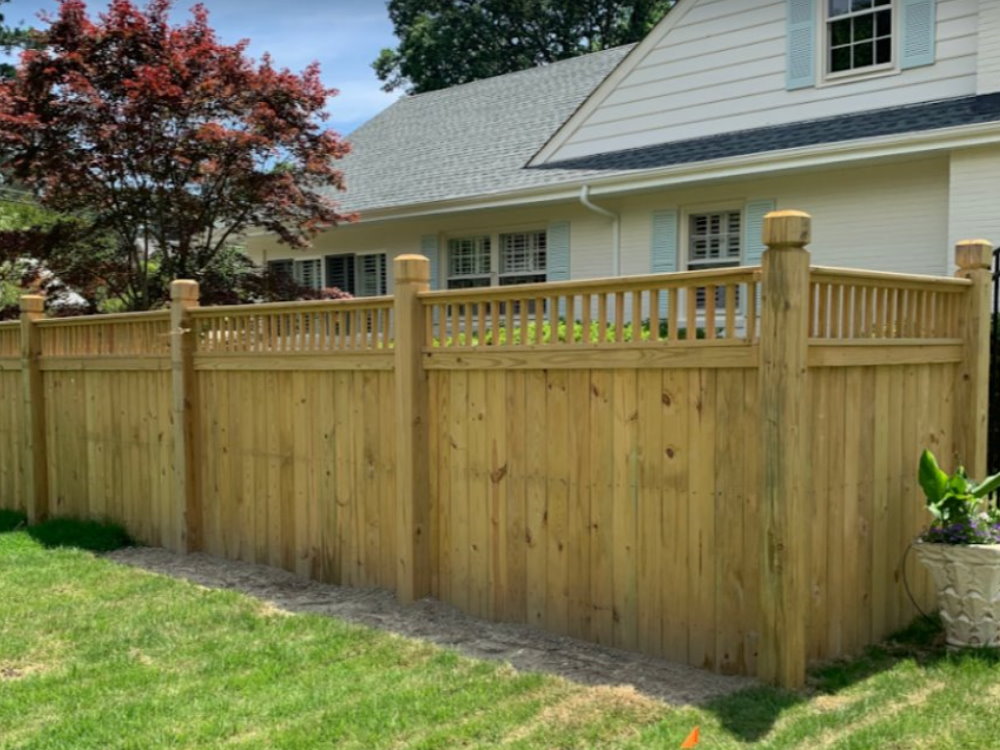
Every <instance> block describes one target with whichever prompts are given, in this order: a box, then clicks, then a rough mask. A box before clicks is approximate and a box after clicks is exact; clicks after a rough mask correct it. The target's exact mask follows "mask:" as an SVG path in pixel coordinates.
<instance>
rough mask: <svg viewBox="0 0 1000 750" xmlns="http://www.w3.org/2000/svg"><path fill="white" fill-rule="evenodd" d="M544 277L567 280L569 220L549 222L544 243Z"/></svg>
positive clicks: (550, 279) (553, 279) (549, 279)
mask: <svg viewBox="0 0 1000 750" xmlns="http://www.w3.org/2000/svg"><path fill="white" fill-rule="evenodd" d="M545 278H546V279H547V280H548V281H569V222H568V221H555V222H553V223H551V224H549V229H548V236H547V238H546V243H545Z"/></svg>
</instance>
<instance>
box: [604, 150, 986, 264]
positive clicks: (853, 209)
mask: <svg viewBox="0 0 1000 750" xmlns="http://www.w3.org/2000/svg"><path fill="white" fill-rule="evenodd" d="M760 198H767V199H774V200H776V201H777V208H778V209H799V210H802V211H808V212H809V213H810V214H812V216H813V242H812V244H811V245H810V248H809V249H810V251H811V253H812V261H813V263H815V264H817V265H827V266H847V267H854V268H872V269H878V270H884V271H898V272H906V273H929V274H941V273H946V272H950V267H949V262H948V258H950V251H949V250H948V247H949V245H948V159H947V157H944V156H941V157H935V158H933V159H921V160H919V161H910V162H903V163H896V164H881V165H875V166H865V167H853V168H843V169H831V170H827V171H815V172H810V173H803V174H797V175H789V176H786V177H775V178H768V179H755V180H741V181H730V182H727V183H725V184H723V185H718V186H713V187H704V188H688V189H685V190H682V191H669V192H667V191H664V192H662V193H656V194H650V195H643V196H637V197H636V198H633V199H630V200H629V201H628V204H627V205H626V206H625V207H624V212H623V219H624V221H623V226H624V236H623V240H622V247H623V269H622V271H623V273H626V274H630V273H648V272H649V252H650V250H649V248H650V242H651V236H650V231H651V214H652V212H653V211H655V210H657V209H664V208H677V209H679V210H680V212H681V214H682V216H683V215H684V213H685V212H687V211H698V210H700V209H701V208H702V207H703V206H706V207H713V208H721V207H736V208H742V207H743V206H744V204H745V203H746V202H747V201H749V200H754V199H760ZM998 205H1000V204H998ZM684 232H685V222H684V221H683V220H682V222H681V255H682V257H683V255H684V251H685V249H686V248H685V244H686V243H685V242H684Z"/></svg>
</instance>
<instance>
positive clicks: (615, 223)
mask: <svg viewBox="0 0 1000 750" xmlns="http://www.w3.org/2000/svg"><path fill="white" fill-rule="evenodd" d="M580 203H581V204H583V206H584V208H589V209H590V210H591V211H593V212H594V213H598V214H600V215H601V216H606V217H608V218H609V219H611V275H612V276H621V275H622V232H621V225H622V222H621V216H619V215H618V214H616V213H615V212H614V211H609V210H608V209H606V208H602V207H601V206H598V205H595V204H594V203H592V202H591V200H590V185H583V186H582V187H581V188H580Z"/></svg>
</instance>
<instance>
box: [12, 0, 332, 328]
mask: <svg viewBox="0 0 1000 750" xmlns="http://www.w3.org/2000/svg"><path fill="white" fill-rule="evenodd" d="M171 4H172V3H171V1H170V0H151V2H150V3H149V5H148V6H147V7H146V8H145V9H140V8H138V7H137V6H136V5H134V4H133V3H132V2H131V1H130V0H113V2H111V4H110V6H109V7H108V9H107V10H106V11H105V12H104V13H103V14H101V15H100V16H99V17H98V19H97V20H96V21H95V20H92V19H91V18H90V17H89V16H88V13H87V8H86V5H85V4H84V2H82V0H61V2H60V4H59V9H58V12H57V14H56V15H55V16H53V17H46V18H44V19H43V20H45V21H46V22H47V23H48V24H49V25H48V28H47V29H45V30H44V32H43V33H44V40H45V46H44V47H42V48H41V49H37V50H29V51H26V52H25V53H23V55H22V58H21V62H20V65H19V66H18V69H17V73H16V76H15V77H14V78H13V79H12V80H10V81H7V82H3V83H0V153H2V154H3V159H4V165H3V166H4V169H5V170H6V171H7V173H8V175H9V176H10V177H11V178H13V179H14V180H16V181H18V182H20V183H21V184H23V185H26V186H27V187H29V188H31V189H32V190H33V191H34V192H35V193H36V194H37V196H38V198H39V200H40V201H41V202H42V204H43V205H44V206H46V207H48V208H51V209H54V210H56V211H60V212H68V213H72V214H75V215H77V216H85V217H88V219H90V220H92V222H93V225H94V227H95V228H97V229H98V230H103V231H105V232H109V233H110V234H111V235H112V236H113V237H114V238H115V243H116V245H117V247H118V257H119V260H120V262H121V263H122V264H123V265H124V266H125V267H126V270H127V274H126V275H127V278H128V283H127V285H126V286H127V289H126V291H125V293H124V294H122V298H123V299H124V301H125V303H126V305H127V306H128V307H130V308H133V309H145V308H149V307H153V306H155V305H157V304H158V303H160V302H161V301H162V300H163V298H164V295H165V293H166V287H167V283H168V282H169V280H170V279H171V278H180V277H184V278H194V279H200V278H202V277H204V276H206V275H207V274H210V272H211V270H212V267H213V263H215V262H216V261H217V259H218V258H219V257H220V253H224V252H228V247H229V246H230V245H231V244H232V243H233V241H234V239H235V238H236V237H238V235H239V234H240V233H241V232H242V231H243V230H245V229H247V228H248V227H259V228H262V229H265V230H268V231H271V232H274V233H275V234H276V235H277V236H278V238H279V239H280V240H281V241H282V242H284V243H287V244H288V245H291V246H293V247H303V246H306V245H308V243H309V240H310V239H311V237H312V236H314V235H315V233H316V232H318V231H320V230H322V229H325V228H328V227H331V226H334V225H336V224H337V223H338V222H340V221H344V220H347V219H350V218H352V217H348V216H345V215H343V214H341V213H339V212H338V209H337V204H336V202H335V201H334V200H333V199H332V198H331V195H334V194H336V192H337V191H339V190H343V180H342V175H341V173H340V172H339V171H338V170H337V169H336V168H335V166H334V165H335V161H336V160H337V159H339V158H340V157H342V156H343V155H344V154H345V153H346V152H347V150H348V146H347V144H346V143H345V142H344V141H342V140H341V139H340V137H339V136H338V135H337V134H336V133H334V132H333V131H331V130H327V129H325V128H324V127H323V126H322V121H323V120H324V119H325V117H326V115H325V113H324V108H325V105H326V101H327V98H328V97H330V96H333V95H335V94H336V91H335V90H332V89H328V88H326V87H324V85H323V84H322V82H321V81H320V73H319V67H318V65H316V64H313V65H311V66H310V67H309V68H307V69H306V70H305V71H304V72H303V73H301V74H294V73H292V72H290V71H288V70H287V69H278V68H276V67H275V66H274V65H273V63H272V61H271V59H270V57H269V56H267V55H265V56H264V57H263V59H262V60H261V61H260V62H259V63H256V62H255V61H253V60H251V59H249V58H248V57H247V56H246V55H245V51H246V45H247V43H246V41H243V42H240V43H238V44H235V45H225V44H222V43H220V42H219V40H218V39H217V38H216V35H215V33H214V31H213V30H212V28H211V27H210V26H209V25H208V13H207V11H206V10H205V8H204V7H203V6H201V5H197V6H195V7H194V8H193V9H192V17H191V18H190V20H188V21H187V22H186V23H184V24H182V25H178V26H172V25H171V24H170V22H169V19H168V13H169V10H170V8H171Z"/></svg>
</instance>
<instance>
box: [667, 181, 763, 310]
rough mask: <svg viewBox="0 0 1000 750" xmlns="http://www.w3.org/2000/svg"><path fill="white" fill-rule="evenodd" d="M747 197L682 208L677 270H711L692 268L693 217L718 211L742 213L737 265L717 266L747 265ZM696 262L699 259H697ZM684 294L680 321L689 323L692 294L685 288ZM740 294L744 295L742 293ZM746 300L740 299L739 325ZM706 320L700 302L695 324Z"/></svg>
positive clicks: (681, 301)
mask: <svg viewBox="0 0 1000 750" xmlns="http://www.w3.org/2000/svg"><path fill="white" fill-rule="evenodd" d="M746 204H747V202H746V199H744V198H739V199H733V200H728V201H719V202H717V203H702V204H695V205H691V206H687V207H684V208H682V209H681V212H680V214H681V221H680V228H681V237H680V244H679V247H678V265H677V270H679V271H690V270H705V271H707V270H711V268H702V269H692V268H691V217H693V216H700V215H702V214H718V213H738V214H739V215H740V257H739V259H738V261H737V263H736V266H732V265H723V264H721V263H720V264H719V265H718V266H716V267H717V268H734V267H740V266H745V265H746V252H747V248H746V221H747V211H746ZM695 262H696V263H697V262H698V261H695ZM681 294H682V295H683V296H682V297H681V299H680V305H679V310H678V312H679V313H680V323H681V324H683V325H685V326H686V325H687V324H688V321H687V299H686V298H685V297H686V295H688V294H690V292H689V291H687V290H685V291H683V292H682V293H681ZM740 296H743V295H742V293H741V295H740ZM744 305H745V301H744V300H739V305H738V307H737V310H739V312H740V315H739V316H738V317H737V320H736V324H737V327H741V326H742V325H743V312H744V310H745V307H744ZM704 321H705V306H704V305H702V304H699V305H698V307H697V314H696V317H695V323H694V324H695V325H702V324H704Z"/></svg>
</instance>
